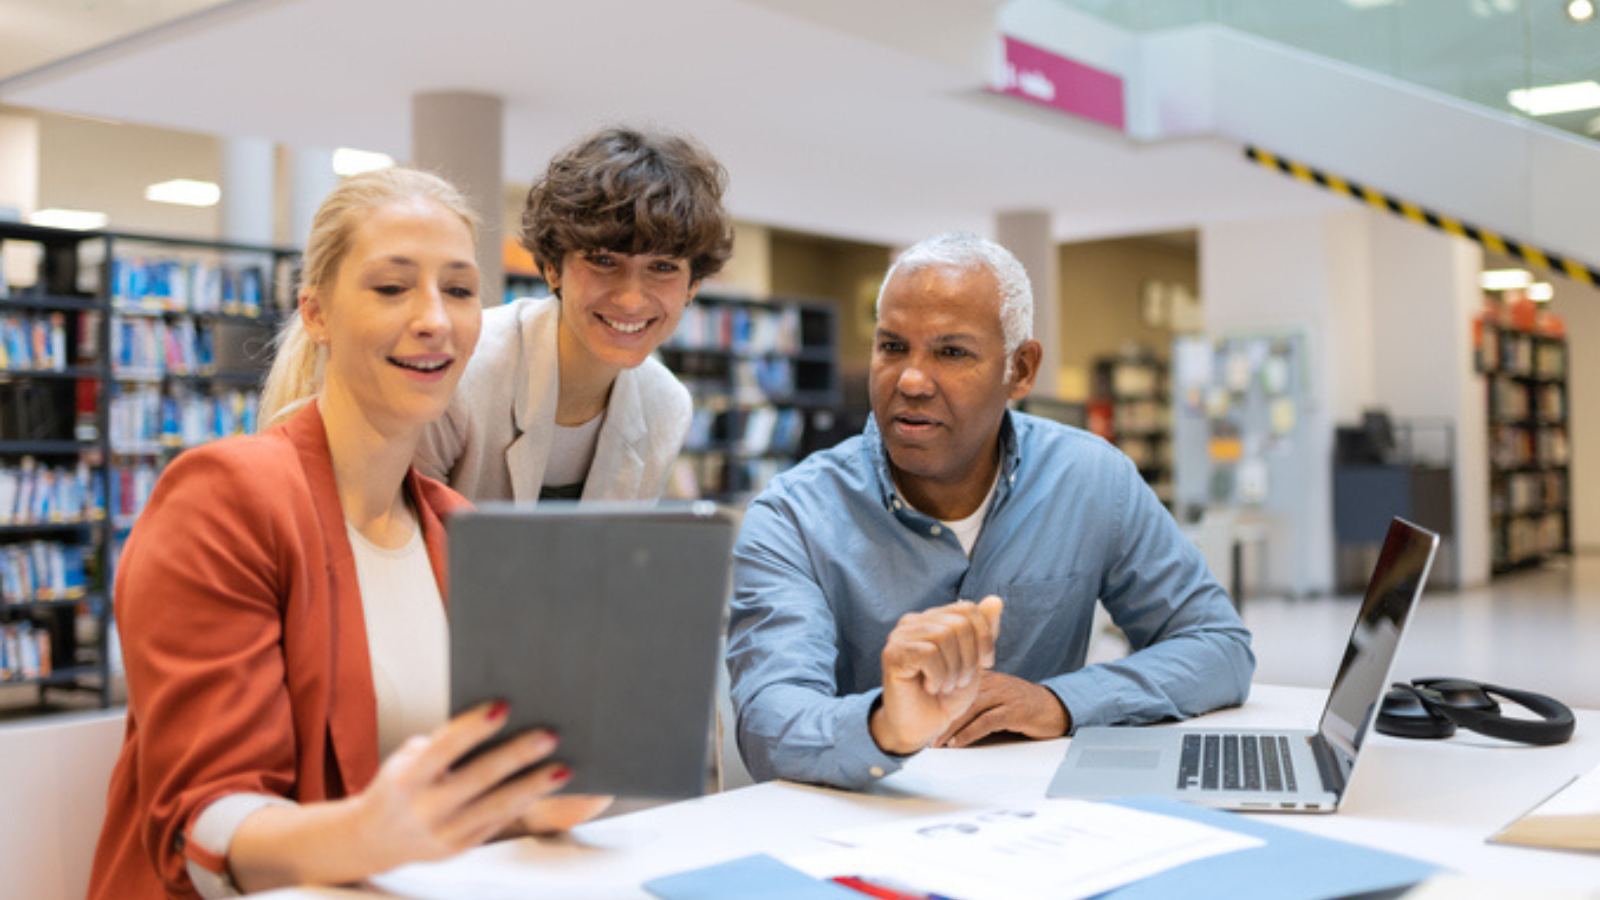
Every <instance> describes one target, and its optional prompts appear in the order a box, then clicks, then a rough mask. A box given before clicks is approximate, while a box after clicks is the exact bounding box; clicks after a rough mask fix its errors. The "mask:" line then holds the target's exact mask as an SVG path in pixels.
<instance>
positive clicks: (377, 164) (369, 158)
mask: <svg viewBox="0 0 1600 900" xmlns="http://www.w3.org/2000/svg"><path fill="white" fill-rule="evenodd" d="M392 165H394V157H392V156H390V155H389V154H387V153H373V152H372V151H370V150H351V149H350V148H349V147H340V148H339V149H337V150H335V151H333V171H335V172H337V173H338V174H340V175H360V174H361V173H362V172H375V171H377V170H378V169H387V168H389V167H390V166H392Z"/></svg>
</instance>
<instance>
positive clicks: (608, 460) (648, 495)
mask: <svg viewBox="0 0 1600 900" xmlns="http://www.w3.org/2000/svg"><path fill="white" fill-rule="evenodd" d="M560 322H561V305H560V303H559V301H557V300H555V299H554V298H545V299H533V298H524V299H521V300H517V301H514V302H512V303H507V304H506V305H504V306H499V307H495V308H493V309H488V310H485V311H484V313H483V333H482V335H481V336H480V337H479V338H478V349H477V351H476V352H475V353H474V354H473V356H472V361H471V362H469V363H468V364H467V371H466V373H465V374H464V375H463V376H462V378H461V384H460V385H459V386H458V387H457V388H456V395H455V399H454V400H453V401H451V403H450V408H449V410H448V411H446V413H445V414H444V416H443V417H441V418H440V419H439V420H438V421H437V422H434V423H433V425H432V426H431V427H430V428H429V429H428V432H427V434H426V435H425V436H424V437H423V439H422V443H421V445H420V446H419V448H418V450H417V459H416V466H417V469H418V471H420V472H421V473H422V474H424V475H427V476H430V477H433V478H438V479H439V480H441V481H445V482H448V483H449V485H450V486H451V487H453V488H455V489H456V490H457V491H460V492H461V493H462V494H464V495H466V496H467V497H468V498H469V499H471V500H527V501H536V500H538V499H539V487H540V485H542V484H543V483H544V469H545V464H546V463H547V462H548V461H549V458H550V443H551V440H552V439H553V437H554V435H555V427H556V425H555V415H556V399H557V396H558V389H559V386H560V385H559V381H560V373H559V370H558V366H557V361H556V333H557V329H558V327H559V326H560ZM692 416H693V408H692V406H691V405H690V402H689V391H688V389H686V388H685V387H684V386H683V385H682V384H680V383H678V379H677V378H675V377H673V375H672V373H671V372H670V371H668V370H667V367H666V366H664V365H662V364H661V362H660V361H658V360H656V359H654V358H651V359H647V360H645V361H644V364H643V365H641V366H639V367H638V368H636V369H627V370H624V371H623V372H622V373H621V374H619V375H618V376H617V381H616V384H614V385H613V386H612V388H611V399H610V401H609V403H608V405H607V407H606V420H605V423H604V424H603V425H602V426H601V428H600V441H599V444H598V446H596V447H595V453H594V462H593V464H591V465H590V467H589V477H588V479H587V480H586V481H585V482H584V485H583V499H584V500H640V499H649V500H653V499H655V498H657V497H660V496H661V491H662V489H663V488H665V487H666V481H667V476H668V474H669V473H670V470H671V468H672V462H673V460H674V459H676V458H677V456H678V451H679V450H680V449H682V447H683V439H684V437H685V436H686V435H687V434H688V432H689V420H690V418H691V417H692Z"/></svg>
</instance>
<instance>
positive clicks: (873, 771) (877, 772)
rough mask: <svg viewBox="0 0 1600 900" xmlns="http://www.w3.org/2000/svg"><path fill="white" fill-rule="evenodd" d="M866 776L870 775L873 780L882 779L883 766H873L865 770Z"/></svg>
mask: <svg viewBox="0 0 1600 900" xmlns="http://www.w3.org/2000/svg"><path fill="white" fill-rule="evenodd" d="M867 774H869V775H871V776H872V777H873V778H882V777H883V766H873V767H872V768H870V769H868V770H867Z"/></svg>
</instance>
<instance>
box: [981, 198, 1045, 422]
mask: <svg viewBox="0 0 1600 900" xmlns="http://www.w3.org/2000/svg"><path fill="white" fill-rule="evenodd" d="M995 239H996V241H998V243H999V244H1000V246H1002V247H1004V248H1006V249H1007V250H1010V251H1011V252H1012V254H1013V255H1015V256H1016V257H1017V259H1018V260H1020V261H1021V262H1022V267H1023V268H1024V269H1026V270H1027V271H1028V279H1029V280H1030V281H1032V282H1033V336H1034V337H1035V338H1037V339H1038V340H1039V343H1040V344H1042V345H1044V356H1043V358H1042V359H1041V360H1040V364H1039V379H1038V381H1036V382H1035V383H1034V390H1035V391H1036V392H1037V393H1038V394H1039V395H1040V396H1043V397H1059V396H1061V270H1060V261H1059V257H1058V256H1057V255H1056V244H1055V239H1054V238H1053V237H1052V236H1051V233H1050V213H1049V212H1046V211H1043V210H1008V211H1005V212H1001V213H999V214H998V215H996V216H995Z"/></svg>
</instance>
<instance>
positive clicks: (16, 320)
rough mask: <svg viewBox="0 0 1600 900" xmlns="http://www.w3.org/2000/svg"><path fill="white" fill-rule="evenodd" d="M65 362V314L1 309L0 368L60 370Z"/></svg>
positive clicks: (65, 364)
mask: <svg viewBox="0 0 1600 900" xmlns="http://www.w3.org/2000/svg"><path fill="white" fill-rule="evenodd" d="M67 365H68V361H67V319H66V316H65V315H64V314H62V313H59V312H49V313H0V371H13V372H61V371H65V370H66V368H67Z"/></svg>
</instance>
